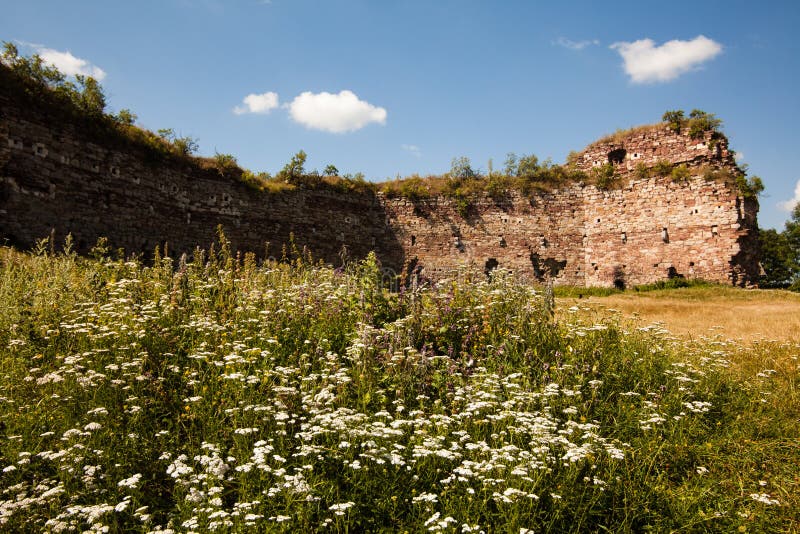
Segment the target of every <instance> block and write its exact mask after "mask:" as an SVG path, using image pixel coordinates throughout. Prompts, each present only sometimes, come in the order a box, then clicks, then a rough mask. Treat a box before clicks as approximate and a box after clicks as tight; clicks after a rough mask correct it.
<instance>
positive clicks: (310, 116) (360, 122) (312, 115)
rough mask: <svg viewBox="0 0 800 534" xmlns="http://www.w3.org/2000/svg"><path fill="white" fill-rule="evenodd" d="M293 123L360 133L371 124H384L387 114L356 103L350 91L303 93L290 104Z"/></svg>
mask: <svg viewBox="0 0 800 534" xmlns="http://www.w3.org/2000/svg"><path fill="white" fill-rule="evenodd" d="M288 108H289V114H290V115H291V117H292V119H293V120H294V121H296V122H299V123H300V124H302V125H303V126H305V127H307V128H311V129H314V130H323V131H326V132H332V133H344V132H352V131H355V130H359V129H361V128H363V127H364V126H366V125H367V124H369V123H371V122H375V123H378V124H386V110H385V109H383V108H379V107H375V106H373V105H372V104H370V103H369V102H365V101H364V100H359V98H358V97H357V96H356V95H355V93H353V92H352V91H346V90H345V91H341V92H339V93H338V94H333V93H326V92H322V93H312V92H310V91H306V92H304V93H301V94H300V95H298V96H296V97H295V99H294V100H292V102H291V103H290V104H289V106H288Z"/></svg>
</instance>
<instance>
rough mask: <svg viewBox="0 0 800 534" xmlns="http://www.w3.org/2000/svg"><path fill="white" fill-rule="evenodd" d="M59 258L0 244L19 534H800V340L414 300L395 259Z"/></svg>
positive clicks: (529, 302)
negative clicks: (384, 281) (389, 287)
mask: <svg viewBox="0 0 800 534" xmlns="http://www.w3.org/2000/svg"><path fill="white" fill-rule="evenodd" d="M48 248H49V247H47V246H46V244H43V246H42V247H40V248H39V253H38V254H21V253H18V252H15V251H13V250H10V249H5V248H3V249H0V470H2V476H1V477H0V530H3V531H8V532H40V531H50V532H122V531H125V532H152V533H167V532H254V531H255V532H364V531H369V532H374V531H391V532H513V533H526V532H601V531H608V532H648V531H649V532H792V531H797V530H798V529H800V466H798V461H797V459H798V458H799V457H800V445H799V444H798V439H797V436H798V435H800V408H798V406H800V402H798V401H800V399H798V378H800V367H799V362H798V355H800V346H798V344H797V341H796V340H792V339H791V337H792V336H791V335H782V336H778V335H775V336H773V337H774V339H775V341H757V342H755V341H753V342H739V341H733V340H730V339H727V338H725V337H722V336H716V335H713V334H714V331H712V336H710V337H709V336H706V335H701V333H702V332H705V331H706V330H707V329H705V330H701V331H698V332H697V333H696V334H695V335H692V336H683V335H676V334H675V333H674V332H673V333H670V332H667V331H665V330H664V329H663V328H662V327H660V326H651V325H650V324H649V323H650V322H651V320H652V319H656V318H658V315H657V312H656V311H652V312H648V313H652V314H655V315H648V316H646V317H644V316H643V318H644V319H646V320H645V321H644V322H630V321H629V320H628V319H626V318H624V317H623V315H624V314H615V313H610V312H608V311H601V309H600V307H601V306H606V307H608V306H611V304H612V302H613V303H614V304H613V305H614V306H617V307H619V306H620V305H621V304H624V303H625V302H626V299H628V296H627V295H616V296H610V297H606V298H607V299H609V300H604V299H602V298H597V300H596V303H595V301H594V298H593V299H589V300H586V299H576V302H575V303H573V302H565V301H563V300H560V301H558V303H557V305H556V309H555V314H554V313H553V311H554V310H553V302H552V300H550V299H548V298H547V297H546V296H544V295H543V294H542V293H540V292H538V291H537V290H535V288H532V287H530V286H526V285H522V284H520V283H518V282H517V281H515V280H514V279H511V278H505V277H504V276H503V275H502V273H497V276H494V277H493V279H492V280H490V281H489V280H487V279H486V277H485V276H483V275H482V274H479V275H478V276H477V277H476V278H474V279H470V278H469V276H467V275H465V276H464V277H462V278H461V279H460V280H459V281H458V282H454V281H446V282H443V283H441V284H439V285H437V286H435V287H426V288H420V289H415V290H413V291H412V290H408V291H401V292H400V293H391V292H388V291H386V290H384V289H383V288H382V287H381V286H380V280H381V270H380V266H379V265H378V264H377V262H376V261H375V259H374V258H372V257H371V258H367V259H366V260H365V261H363V262H360V263H353V264H351V265H349V266H347V267H346V268H345V269H340V270H333V269H330V268H326V267H322V266H318V265H313V264H311V263H309V262H308V261H306V260H303V259H295V260H293V261H291V262H287V263H266V264H263V265H260V264H258V263H257V262H256V261H255V260H254V258H252V257H245V258H241V259H240V258H235V257H233V256H232V255H231V253H230V250H229V248H228V246H227V242H226V241H225V239H224V236H221V238H220V242H219V243H218V245H217V246H216V250H212V251H209V252H208V253H204V252H202V251H198V252H197V253H196V254H195V259H194V261H193V262H186V261H178V260H172V259H170V258H157V259H156V261H155V263H154V265H145V264H143V263H141V262H139V261H132V260H122V259H120V260H115V259H111V258H109V257H106V256H104V255H103V254H102V252H103V251H102V250H100V249H98V250H97V251H96V254H95V255H96V256H97V258H96V259H92V260H90V259H85V258H79V257H77V256H75V255H74V254H72V253H70V252H69V251H67V252H66V253H60V254H53V253H52V252H48ZM713 292H714V293H715V295H716V296H715V297H714V298H718V299H721V304H722V307H723V308H724V307H725V305H728V306H730V307H733V306H734V303H735V302H738V301H737V299H739V300H740V301H741V302H742V303H756V302H757V301H758V299H757V298H755V297H752V296H751V295H756V293H742V292H731V293H730V294H727V293H726V292H724V291H722V290H719V289H713ZM637 298H638V297H637ZM644 298H647V299H653V300H655V301H658V300H659V299H661V300H662V301H664V302H665V303H667V302H674V306H675V307H676V309H677V307H678V305H679V304H681V303H683V304H684V305H688V304H689V303H691V302H695V301H696V302H697V304H696V305H697V306H701V307H702V306H705V305H706V304H707V303H708V302H709V299H708V298H701V294H700V293H697V292H696V290H695V292H687V293H686V294H685V295H683V294H679V293H673V294H670V293H664V294H663V295H661V294H650V295H646V296H645V297H644ZM781 298H783V297H781ZM785 298H786V303H788V304H787V305H788V306H795V305H796V301H795V300H792V299H793V297H785ZM772 300H776V301H777V300H778V298H777V297H776V298H773V299H772ZM590 301H591V302H590ZM587 302H590V304H589V305H584V304H585V303H587ZM726 303H727V304H726ZM761 305H763V303H762V304H761ZM630 306H631V308H629V310H633V309H639V308H641V306H640V305H639V304H637V303H636V301H634V302H633V303H632V304H630ZM737 306H738V305H737ZM584 308H585V309H584ZM626 313H627V312H626ZM671 313H673V314H674V315H675V316H679V315H680V313H681V312H678V311H674V312H671ZM706 314H707V312H706ZM661 319H664V320H665V321H667V322H668V318H665V317H661ZM712 322H713V321H712ZM765 324H766V323H765ZM787 324H788V323H787ZM734 325H735V323H729V324H728V325H727V327H728V328H733V326H734ZM700 328H705V326H702V327H700ZM674 329H675V327H673V330H674ZM782 332H784V333H785V332H786V329H785V328H784V329H783V330H782ZM733 337H735V336H733ZM754 339H756V336H755V335H753V337H751V338H750V340H751V341H752V340H754Z"/></svg>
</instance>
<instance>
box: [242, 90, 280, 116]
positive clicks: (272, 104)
mask: <svg viewBox="0 0 800 534" xmlns="http://www.w3.org/2000/svg"><path fill="white" fill-rule="evenodd" d="M242 104H243V105H241V106H236V107H235V108H233V112H234V113H236V114H237V115H243V114H245V113H262V114H263V113H269V112H270V111H272V110H273V109H275V108H277V107H278V93H273V92H272V91H270V92H267V93H261V94H260V95H257V94H249V95H247V96H246V97H244V98H243V99H242Z"/></svg>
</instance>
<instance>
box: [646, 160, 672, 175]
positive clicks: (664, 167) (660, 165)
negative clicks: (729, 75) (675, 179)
mask: <svg viewBox="0 0 800 534" xmlns="http://www.w3.org/2000/svg"><path fill="white" fill-rule="evenodd" d="M672 168H673V164H672V163H670V162H669V161H667V160H664V159H662V160H659V161H657V162H656V164H655V165H653V167H652V168H651V170H650V172H651V176H652V175H655V176H661V177H667V176H670V175H671V174H672Z"/></svg>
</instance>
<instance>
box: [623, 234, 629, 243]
mask: <svg viewBox="0 0 800 534" xmlns="http://www.w3.org/2000/svg"><path fill="white" fill-rule="evenodd" d="M622 242H623V243H627V242H628V233H627V232H622Z"/></svg>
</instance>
